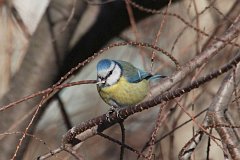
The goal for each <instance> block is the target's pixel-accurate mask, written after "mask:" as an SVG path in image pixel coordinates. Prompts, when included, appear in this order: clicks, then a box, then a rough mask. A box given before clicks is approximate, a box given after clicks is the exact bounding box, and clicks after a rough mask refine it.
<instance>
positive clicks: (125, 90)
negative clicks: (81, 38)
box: [97, 59, 166, 111]
mask: <svg viewBox="0 0 240 160" xmlns="http://www.w3.org/2000/svg"><path fill="white" fill-rule="evenodd" d="M165 77H166V76H164V75H161V74H154V75H152V74H151V73H149V72H146V71H143V70H141V69H139V68H137V67H135V66H133V65H132V64H131V63H129V62H126V61H122V60H111V59H102V60H100V61H99V62H98V63H97V90H98V93H99V95H100V97H101V98H102V99H103V101H104V102H105V103H107V104H108V105H110V106H111V109H113V110H115V111H118V110H119V109H122V108H125V107H129V106H132V105H136V104H138V103H140V102H141V101H143V99H144V98H145V97H146V96H147V95H148V93H149V91H150V85H149V81H150V80H154V79H160V78H165Z"/></svg>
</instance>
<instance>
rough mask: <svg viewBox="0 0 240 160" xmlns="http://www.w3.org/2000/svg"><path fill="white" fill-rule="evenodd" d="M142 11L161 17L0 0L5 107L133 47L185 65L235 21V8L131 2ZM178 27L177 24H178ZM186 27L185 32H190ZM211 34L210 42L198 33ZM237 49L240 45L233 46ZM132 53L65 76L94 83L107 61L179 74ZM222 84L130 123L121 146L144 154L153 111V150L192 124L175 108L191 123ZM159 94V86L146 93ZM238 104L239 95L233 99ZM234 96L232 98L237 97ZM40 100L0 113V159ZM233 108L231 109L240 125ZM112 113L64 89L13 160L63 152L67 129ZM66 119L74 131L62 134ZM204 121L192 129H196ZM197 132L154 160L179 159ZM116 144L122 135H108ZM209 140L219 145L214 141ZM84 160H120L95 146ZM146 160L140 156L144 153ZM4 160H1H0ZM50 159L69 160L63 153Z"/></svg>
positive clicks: (76, 90) (73, 0)
mask: <svg viewBox="0 0 240 160" xmlns="http://www.w3.org/2000/svg"><path fill="white" fill-rule="evenodd" d="M134 2H136V3H137V4H139V5H141V6H144V7H145V8H149V9H153V10H158V11H161V12H162V13H166V15H164V14H152V13H147V12H145V11H144V10H139V9H138V8H136V7H134V6H133V5H132V4H131V3H129V2H128V1H127V0H126V1H124V0H107V1H104V0H103V1H101V0H98V1H97V0H96V1H95V0H94V1H93V0H69V1H64V0H52V1H50V0H41V1H38V0H0V95H1V101H0V104H1V106H4V105H7V104H9V103H11V102H15V101H16V100H18V99H20V98H22V97H25V96H27V95H30V94H33V93H36V92H38V91H41V90H43V89H46V88H48V87H51V86H52V85H53V84H55V83H56V82H57V81H58V80H59V79H60V78H61V77H62V76H63V75H65V74H66V73H67V72H68V71H70V70H71V68H73V67H75V66H76V65H77V64H78V63H79V62H82V61H84V60H85V59H87V58H88V57H90V56H92V55H93V54H94V53H95V52H97V51H99V50H100V49H102V48H104V47H106V46H108V45H109V44H113V43H117V42H122V41H137V42H145V43H149V44H154V45H156V46H158V47H160V48H162V49H163V50H165V51H167V52H169V53H170V54H171V55H173V56H174V57H175V58H176V59H177V60H178V62H179V64H180V66H182V65H184V64H186V63H187V62H189V61H190V60H191V59H193V58H194V57H195V56H197V55H199V54H201V52H202V51H203V50H204V49H205V48H206V47H207V46H208V45H210V44H211V43H212V42H214V41H215V40H213V39H212V37H213V36H220V35H222V34H223V33H224V32H225V31H226V29H227V28H228V27H229V26H230V25H231V24H232V22H233V20H234V19H235V17H236V16H238V15H239V14H240V4H239V1H238V0H228V1H222V0H203V1H197V0H173V1H168V0H142V1H140V0H136V1H134ZM179 17H180V18H179ZM186 22H187V23H186ZM192 26H194V27H195V28H197V29H199V30H201V31H203V32H205V33H207V35H208V36H206V35H204V34H202V33H200V32H199V31H196V29H194V28H193V27H192ZM234 42H235V43H237V44H239V38H238V39H235V40H234ZM236 49H237V47H234V46H232V45H228V46H227V47H225V48H224V49H222V50H221V51H219V52H220V53H219V54H218V55H217V56H214V57H213V58H211V59H209V60H207V61H206V63H205V64H203V65H202V66H201V67H200V68H198V69H196V70H194V71H193V72H192V73H191V74H189V75H188V76H186V77H185V78H184V79H183V80H182V81H181V82H180V83H178V84H176V85H175V86H174V88H177V87H181V86H186V85H187V84H189V83H190V82H191V81H193V80H195V79H197V78H198V77H201V76H203V75H206V74H208V73H210V72H211V71H213V70H215V69H218V68H219V67H220V66H222V65H224V64H225V63H227V62H228V61H229V59H231V58H232V57H233V56H234V53H235V52H234V50H236ZM152 53H153V49H150V48H146V47H136V46H117V47H113V48H111V49H109V50H106V51H105V52H104V53H102V54H101V55H99V56H97V57H96V58H93V60H91V61H90V62H89V63H88V64H86V65H84V66H83V67H82V68H80V69H78V71H77V72H76V73H74V74H72V75H71V77H70V78H68V79H67V80H66V82H72V81H80V80H90V79H96V64H97V62H98V61H99V60H100V59H103V58H109V59H117V60H125V61H128V62H131V63H132V64H133V65H135V66H137V67H138V68H141V69H144V70H146V71H149V72H153V73H161V74H163V75H168V76H170V75H171V74H172V73H174V72H176V71H177V68H176V66H175V64H174V63H173V62H172V61H171V60H170V59H169V58H168V57H167V56H165V55H164V54H162V53H161V52H157V51H155V54H156V55H155V57H154V61H153V62H154V63H153V67H152V68H151V57H152ZM224 77H225V75H222V76H220V77H218V78H217V79H214V80H212V81H210V82H208V83H207V84H205V85H202V86H201V87H199V88H198V89H196V90H193V91H191V92H190V93H187V94H184V96H182V97H181V98H179V99H177V103H176V100H172V101H169V102H166V103H164V104H161V105H158V106H155V107H153V108H151V109H149V110H146V111H143V112H141V113H137V114H134V115H133V116H131V117H129V118H128V119H127V120H126V121H125V122H124V124H125V128H126V144H128V145H129V146H131V147H133V148H134V149H136V150H138V151H141V150H142V149H143V147H144V145H145V144H146V143H147V142H148V140H149V139H150V138H151V134H152V132H153V130H154V127H155V125H156V120H157V115H158V112H159V108H160V107H162V106H165V107H164V111H163V112H162V124H161V127H160V129H159V131H158V132H157V138H156V139H157V140H158V139H160V138H161V137H162V136H164V135H165V134H167V133H168V132H170V131H171V130H172V129H173V128H175V127H176V126H178V125H180V124H182V123H184V122H185V121H186V120H189V119H190V117H189V116H188V115H187V114H186V113H184V112H183V110H182V109H181V108H180V107H178V105H181V106H182V107H184V108H185V109H186V110H187V111H188V112H189V113H190V114H191V115H193V116H194V115H197V114H198V113H200V112H201V111H203V110H204V109H206V108H207V107H209V105H210V104H211V102H212V99H213V97H214V95H215V94H216V92H217V90H218V89H219V87H220V85H221V82H222V80H223V78H224ZM152 87H153V88H154V91H153V92H151V94H149V98H151V96H154V95H155V94H158V89H159V87H160V88H161V81H159V82H156V83H154V84H152ZM236 94H237V93H236ZM236 96H237V95H236ZM40 100H41V96H38V97H36V98H32V99H30V100H26V101H24V102H23V103H20V104H17V105H15V106H14V107H11V108H9V109H5V110H1V112H0V131H1V135H0V155H1V157H2V158H3V159H10V158H12V157H13V156H14V153H15V152H16V149H17V146H19V140H20V138H21V135H22V134H18V133H16V132H24V131H25V129H26V127H27V126H28V124H29V122H30V120H31V118H32V117H33V114H34V111H36V108H37V107H36V105H37V104H38V103H39V101H40ZM238 107H239V106H237V104H236V103H232V104H231V106H230V109H231V110H232V111H233V113H235V114H232V116H233V117H235V118H236V119H237V120H238V121H239V114H238V113H239V112H238ZM108 109H109V106H108V105H107V104H105V103H104V102H103V101H102V99H101V98H100V96H99V95H98V93H97V90H96V86H95V85H94V84H88V85H79V86H73V87H68V88H64V89H62V90H61V91H60V92H58V94H57V95H56V96H54V97H52V98H51V99H50V100H49V101H48V102H47V103H45V105H44V106H43V107H42V108H41V109H40V110H39V111H38V114H37V115H36V116H34V118H35V119H34V121H33V123H32V124H31V127H29V131H28V133H29V134H31V135H34V137H32V136H27V137H26V138H25V139H24V141H23V143H22V144H21V146H20V148H19V150H18V152H17V156H16V159H26V160H28V159H35V158H36V157H38V156H40V155H44V154H45V153H48V152H49V151H50V149H51V150H52V149H55V148H57V147H59V145H61V142H62V141H61V140H62V136H63V135H64V134H65V133H66V132H67V130H68V129H69V127H70V126H74V125H76V124H78V123H80V122H83V121H86V120H89V119H92V118H94V117H96V116H99V115H101V114H103V113H106V112H107V111H108ZM66 117H67V119H68V120H69V121H70V123H71V124H67V121H66ZM204 117H205V112H204V113H203V114H201V116H200V117H199V118H197V119H196V122H198V123H202V121H203V119H204ZM196 130H197V126H196V124H195V122H193V121H191V122H190V123H188V124H186V125H183V126H182V127H181V128H180V129H178V130H176V131H174V132H173V133H172V134H167V136H166V137H165V138H163V139H162V140H161V141H160V142H159V143H157V144H156V145H154V151H153V154H154V156H153V159H177V157H178V154H179V152H180V150H181V149H182V147H183V146H184V145H185V144H186V143H187V142H188V141H189V140H190V139H191V137H192V136H193V134H194V132H195V131H196ZM104 133H105V134H107V135H109V136H111V137H113V138H115V139H118V140H121V132H120V128H119V125H114V126H113V127H111V128H109V129H107V130H106V131H104ZM213 135H214V136H216V137H218V135H217V134H216V133H215V132H213ZM207 140H208V137H207V136H205V137H204V138H203V141H202V142H201V143H200V145H199V146H198V148H197V149H196V150H195V152H194V155H193V156H192V158H193V159H196V160H197V159H206V154H207V152H206V150H207V147H206V146H207ZM78 152H79V154H80V155H81V156H82V157H83V158H84V159H87V160H94V159H102V160H112V159H119V152H120V146H119V145H117V144H115V143H113V142H111V141H109V140H107V139H104V138H102V137H100V136H94V137H92V138H90V139H88V140H86V141H85V142H84V143H83V144H82V145H81V146H80V147H79V148H78ZM143 153H145V152H143ZM137 156H138V155H137V154H136V153H133V152H131V151H129V150H127V149H125V154H124V159H129V160H131V159H137ZM209 156H210V157H209V159H223V151H222V149H221V148H220V147H219V146H217V145H216V144H215V143H214V142H212V143H211V149H210V155H209ZM2 158H0V159H2ZM50 159H74V158H73V157H71V155H70V154H69V153H66V152H62V153H60V154H57V155H54V156H52V157H51V158H50Z"/></svg>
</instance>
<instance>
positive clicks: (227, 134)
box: [179, 51, 240, 160]
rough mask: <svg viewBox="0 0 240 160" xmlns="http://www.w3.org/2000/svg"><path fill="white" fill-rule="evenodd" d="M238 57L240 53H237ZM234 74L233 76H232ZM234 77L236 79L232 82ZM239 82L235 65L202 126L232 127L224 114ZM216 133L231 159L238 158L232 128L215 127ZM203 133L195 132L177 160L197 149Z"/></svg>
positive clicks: (238, 149) (238, 68)
mask: <svg viewBox="0 0 240 160" xmlns="http://www.w3.org/2000/svg"><path fill="white" fill-rule="evenodd" d="M237 54H238V55H239V54H240V52H239V51H238V53H237ZM234 74H235V75H234ZM234 76H235V77H236V79H235V82H234ZM239 81H240V65H237V67H236V70H235V72H234V71H233V72H231V73H230V74H229V75H227V76H226V78H225V79H224V81H223V83H222V85H221V87H220V88H219V90H218V92H217V95H216V96H215V98H214V99H213V102H212V104H211V105H210V107H209V109H208V112H207V114H206V117H205V119H204V121H203V123H202V124H203V126H204V127H208V126H213V127H216V126H217V125H232V124H229V123H228V120H227V117H226V112H227V109H228V106H229V103H230V102H231V98H232V94H233V92H234V88H235V87H236V86H235V85H237V84H238V83H239ZM216 130H217V132H218V133H219V135H220V137H221V139H222V140H223V142H222V143H223V145H224V146H225V147H226V148H227V149H228V151H229V153H230V155H231V156H232V159H236V157H239V156H240V154H239V153H240V145H239V138H238V135H236V134H235V133H234V131H233V130H234V129H233V128H227V127H224V126H223V127H216ZM203 134H204V132H203V131H202V130H199V131H197V134H196V135H195V136H194V137H193V138H192V139H191V140H189V142H188V143H187V144H186V145H185V146H184V147H183V149H182V150H181V152H180V154H179V159H182V160H185V159H189V158H190V156H191V155H192V153H193V152H194V149H195V148H196V147H197V145H198V144H199V142H200V141H201V138H202V135H203Z"/></svg>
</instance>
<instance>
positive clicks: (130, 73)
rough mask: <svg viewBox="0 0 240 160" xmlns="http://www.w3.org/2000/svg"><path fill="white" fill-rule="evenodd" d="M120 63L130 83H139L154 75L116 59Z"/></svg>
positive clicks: (123, 73)
mask: <svg viewBox="0 0 240 160" xmlns="http://www.w3.org/2000/svg"><path fill="white" fill-rule="evenodd" d="M115 62H116V63H118V64H120V67H122V71H123V72H122V75H123V76H124V77H125V78H126V79H127V80H128V82H130V83H137V82H140V81H142V80H143V79H149V78H151V77H152V75H151V74H150V73H148V72H145V71H143V70H140V69H138V68H136V67H134V66H133V65H132V64H130V63H128V62H125V61H115Z"/></svg>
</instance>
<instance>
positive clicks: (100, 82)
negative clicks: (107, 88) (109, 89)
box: [96, 80, 106, 84]
mask: <svg viewBox="0 0 240 160" xmlns="http://www.w3.org/2000/svg"><path fill="white" fill-rule="evenodd" d="M105 82H106V81H105V80H103V81H98V82H97V83H96V84H103V83H105Z"/></svg>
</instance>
